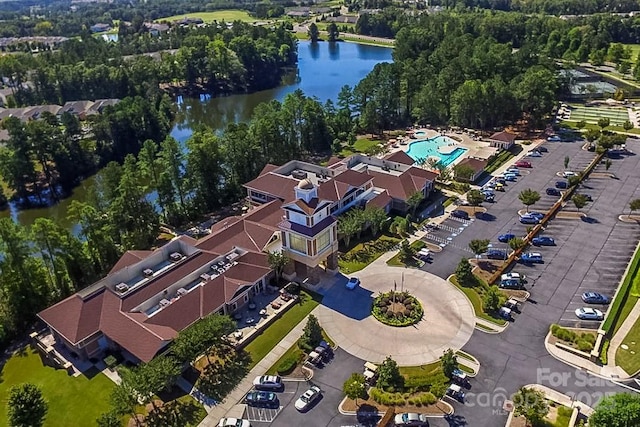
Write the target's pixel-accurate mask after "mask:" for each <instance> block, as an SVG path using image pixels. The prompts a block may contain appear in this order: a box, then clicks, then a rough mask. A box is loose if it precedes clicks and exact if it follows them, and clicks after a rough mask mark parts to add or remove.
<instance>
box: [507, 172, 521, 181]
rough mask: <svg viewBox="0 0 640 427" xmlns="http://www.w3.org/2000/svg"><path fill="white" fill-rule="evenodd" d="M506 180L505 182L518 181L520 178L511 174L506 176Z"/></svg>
mask: <svg viewBox="0 0 640 427" xmlns="http://www.w3.org/2000/svg"><path fill="white" fill-rule="evenodd" d="M504 180H505V181H517V180H518V177H517V176H515V175H514V174H512V173H510V174H507V175H505V176H504Z"/></svg>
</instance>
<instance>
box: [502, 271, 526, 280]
mask: <svg viewBox="0 0 640 427" xmlns="http://www.w3.org/2000/svg"><path fill="white" fill-rule="evenodd" d="M526 279H527V276H525V275H524V274H520V273H516V272H513V271H512V272H509V273H504V274H503V275H501V276H500V280H517V281H518V282H521V283H524V281H525V280H526Z"/></svg>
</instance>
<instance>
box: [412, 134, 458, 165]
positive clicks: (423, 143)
mask: <svg viewBox="0 0 640 427" xmlns="http://www.w3.org/2000/svg"><path fill="white" fill-rule="evenodd" d="M455 143H456V142H455V141H454V140H453V139H451V138H448V137H446V136H436V137H433V138H429V139H422V140H420V141H415V142H412V143H411V144H409V150H407V154H408V155H409V156H411V158H412V159H414V160H418V159H427V160H428V159H429V157H437V158H439V159H440V163H441V164H443V165H444V166H449V165H450V164H451V163H453V162H454V161H455V160H456V159H457V158H458V157H460V156H462V155H463V154H464V153H465V152H466V151H467V149H466V148H462V147H456V148H455V149H454V150H452V151H451V152H449V153H447V154H443V153H441V152H440V151H438V148H440V147H443V146H444V147H447V148H448V146H450V145H452V144H455Z"/></svg>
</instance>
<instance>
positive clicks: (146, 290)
mask: <svg viewBox="0 0 640 427" xmlns="http://www.w3.org/2000/svg"><path fill="white" fill-rule="evenodd" d="M218 256H219V255H218V254H215V253H211V252H206V251H201V252H197V253H195V254H193V255H191V256H190V257H189V258H187V259H186V260H185V261H182V262H181V263H180V265H178V266H175V267H174V268H172V269H171V270H169V271H167V272H166V273H164V274H161V275H159V276H157V277H154V278H152V279H151V280H149V281H148V282H147V283H145V284H144V285H143V286H141V287H140V288H139V289H137V290H134V291H133V292H132V293H131V294H129V295H127V296H125V297H124V298H123V300H122V309H123V310H124V311H130V310H132V309H133V308H134V307H137V306H138V305H140V304H142V303H143V302H145V301H146V300H148V299H149V298H151V297H153V296H155V295H157V294H159V293H160V292H162V291H163V290H165V289H167V288H168V287H169V286H171V285H173V284H174V283H176V282H177V281H178V280H180V279H182V278H183V277H186V276H187V275H189V274H190V273H193V272H194V271H196V270H197V269H199V268H201V267H202V266H204V265H206V264H208V263H210V262H211V261H213V260H214V259H216V258H217V257H218Z"/></svg>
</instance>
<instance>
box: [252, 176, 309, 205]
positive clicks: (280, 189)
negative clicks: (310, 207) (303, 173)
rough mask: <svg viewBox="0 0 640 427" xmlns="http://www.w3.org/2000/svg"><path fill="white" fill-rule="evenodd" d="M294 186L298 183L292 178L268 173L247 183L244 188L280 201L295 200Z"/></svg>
mask: <svg viewBox="0 0 640 427" xmlns="http://www.w3.org/2000/svg"><path fill="white" fill-rule="evenodd" d="M296 184H298V181H297V180H295V179H293V178H287V177H286V176H282V175H278V174H275V173H271V172H269V173H266V174H264V175H260V176H259V177H257V178H256V179H254V180H252V181H249V182H247V183H246V184H244V187H245V188H249V189H254V190H257V191H259V192H261V193H265V194H269V195H271V196H273V197H277V198H279V199H281V200H293V199H294V198H295V192H294V187H295V186H296Z"/></svg>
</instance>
